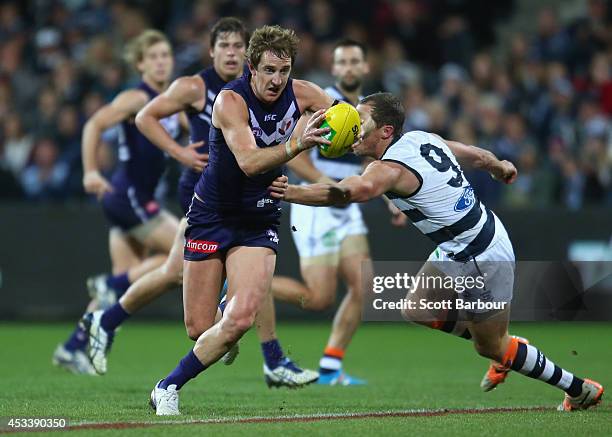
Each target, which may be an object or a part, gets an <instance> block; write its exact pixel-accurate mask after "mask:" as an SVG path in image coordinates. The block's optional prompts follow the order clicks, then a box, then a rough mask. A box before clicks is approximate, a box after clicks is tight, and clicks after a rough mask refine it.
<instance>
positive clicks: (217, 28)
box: [210, 17, 249, 49]
mask: <svg viewBox="0 0 612 437" xmlns="http://www.w3.org/2000/svg"><path fill="white" fill-rule="evenodd" d="M222 33H237V34H238V35H240V36H241V37H242V40H243V41H244V44H245V45H246V44H248V43H249V31H248V30H247V29H246V27H245V26H244V23H243V22H242V21H241V20H240V19H238V18H236V17H223V18H221V19H220V20H219V21H217V22H216V23H215V25H214V26H213V28H212V29H211V30H210V48H211V49H212V48H213V47H214V46H215V44H216V43H217V39H219V36H220V35H221V34H222Z"/></svg>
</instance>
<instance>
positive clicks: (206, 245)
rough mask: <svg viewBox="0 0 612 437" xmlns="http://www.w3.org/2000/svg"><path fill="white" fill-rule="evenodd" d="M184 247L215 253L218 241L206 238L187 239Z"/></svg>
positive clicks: (191, 250) (193, 250) (199, 251)
mask: <svg viewBox="0 0 612 437" xmlns="http://www.w3.org/2000/svg"><path fill="white" fill-rule="evenodd" d="M185 249H187V250H189V251H190V252H197V253H215V252H216V251H217V249H219V243H217V242H215V241H206V240H187V241H186V242H185Z"/></svg>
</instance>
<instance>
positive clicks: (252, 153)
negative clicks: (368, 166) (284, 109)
mask: <svg viewBox="0 0 612 437" xmlns="http://www.w3.org/2000/svg"><path fill="white" fill-rule="evenodd" d="M248 117H249V115H248V109H247V106H246V103H245V101H244V99H242V97H240V96H239V95H238V94H236V93H234V92H233V91H229V90H227V91H222V92H221V93H220V94H219V95H218V97H217V101H216V102H215V106H214V108H213V117H212V118H213V125H214V126H216V127H218V128H219V129H221V130H222V131H223V136H224V138H225V141H226V142H227V144H228V146H229V148H230V150H231V151H232V153H233V154H234V156H235V157H236V161H237V163H238V165H239V166H240V168H241V169H242V171H243V172H244V173H245V174H246V175H247V176H249V177H252V176H256V175H258V174H261V173H265V172H267V171H269V170H272V169H273V168H276V167H279V166H280V165H282V164H284V163H285V162H287V161H289V160H290V159H291V158H293V157H294V156H295V155H297V154H298V153H300V152H302V151H303V150H307V149H310V148H311V147H314V146H315V145H317V144H321V143H329V141H328V140H326V139H325V138H323V137H322V136H321V135H325V134H326V133H328V132H329V128H322V129H321V128H319V127H318V126H320V125H321V123H322V122H323V119H324V118H325V111H324V110H321V111H318V112H316V113H315V114H313V116H312V117H311V118H310V120H309V121H308V123H307V125H306V129H305V130H304V133H303V134H302V135H301V138H300V139H299V140H298V141H297V142H296V144H295V145H294V146H292V144H291V142H287V143H285V144H279V145H276V146H272V147H266V148H259V147H257V143H256V142H255V137H254V136H253V133H252V132H251V129H250V128H249V123H248Z"/></svg>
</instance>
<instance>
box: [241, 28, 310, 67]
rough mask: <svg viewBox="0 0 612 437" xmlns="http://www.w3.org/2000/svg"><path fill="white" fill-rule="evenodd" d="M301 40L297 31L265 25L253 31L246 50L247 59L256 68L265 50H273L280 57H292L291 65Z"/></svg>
mask: <svg viewBox="0 0 612 437" xmlns="http://www.w3.org/2000/svg"><path fill="white" fill-rule="evenodd" d="M299 42H300V40H299V38H298V37H297V35H296V34H295V32H294V31H293V30H291V29H284V28H282V27H280V26H278V25H277V26H263V27H260V28H259V29H257V30H255V32H253V35H252V36H251V40H250V41H249V48H248V49H247V52H246V58H247V61H249V64H251V65H252V66H253V67H254V68H257V67H258V66H259V61H261V57H262V55H263V54H264V53H265V52H268V51H270V52H272V53H274V54H275V55H276V56H278V57H279V58H291V65H293V63H294V62H295V57H296V55H297V47H298V43H299Z"/></svg>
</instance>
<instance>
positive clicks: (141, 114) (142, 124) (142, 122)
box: [134, 110, 148, 131]
mask: <svg viewBox="0 0 612 437" xmlns="http://www.w3.org/2000/svg"><path fill="white" fill-rule="evenodd" d="M147 118H148V114H147V113H146V112H145V111H144V110H141V111H138V114H136V119H135V120H134V122H135V123H136V127H137V128H138V130H141V131H142V130H143V129H144V128H146V126H147Z"/></svg>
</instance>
